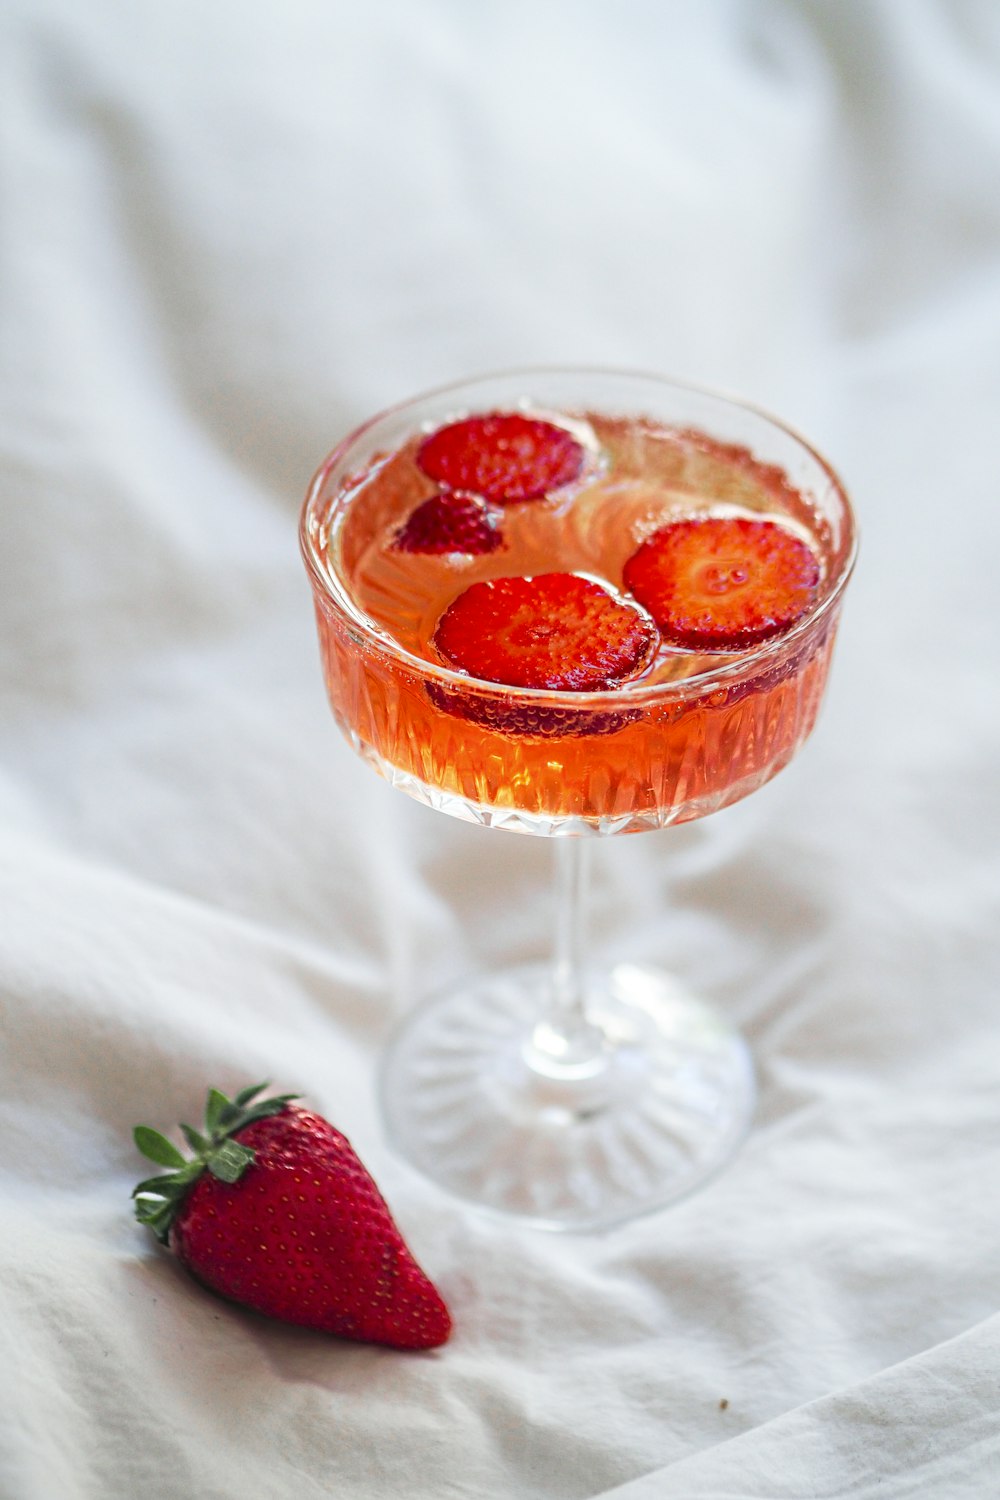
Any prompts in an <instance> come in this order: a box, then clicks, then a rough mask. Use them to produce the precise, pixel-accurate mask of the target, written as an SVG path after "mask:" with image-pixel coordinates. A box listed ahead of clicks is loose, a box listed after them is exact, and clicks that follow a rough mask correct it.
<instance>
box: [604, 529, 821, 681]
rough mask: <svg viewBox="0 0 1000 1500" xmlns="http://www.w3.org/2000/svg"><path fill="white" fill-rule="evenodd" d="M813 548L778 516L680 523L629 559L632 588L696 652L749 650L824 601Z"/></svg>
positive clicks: (672, 635)
mask: <svg viewBox="0 0 1000 1500" xmlns="http://www.w3.org/2000/svg"><path fill="white" fill-rule="evenodd" d="M819 581H820V565H819V560H818V558H817V557H816V554H815V553H814V552H813V550H812V548H811V547H809V546H807V544H806V543H805V542H804V541H802V540H801V538H800V537H798V536H796V535H795V533H794V532H792V531H789V530H788V529H787V528H786V527H784V526H779V525H778V524H777V523H776V522H774V521H765V520H753V519H750V518H748V517H744V516H704V517H699V518H692V519H689V520H684V521H675V522H674V523H673V524H671V525H669V526H664V527H662V528H661V529H660V530H659V531H657V532H655V533H654V534H653V535H652V536H651V537H649V538H648V539H647V540H646V541H645V542H643V544H642V546H641V547H640V548H639V550H638V551H637V552H635V553H633V555H632V556H631V557H630V558H629V560H628V562H627V563H626V564H625V586H626V588H627V589H629V591H630V592H631V593H632V594H634V595H635V597H636V599H638V600H639V602H640V604H642V605H644V606H645V608H646V609H648V610H649V612H650V614H651V615H652V616H653V619H654V620H655V621H656V623H657V625H658V626H659V627H660V630H661V631H662V632H663V635H664V637H665V638H666V639H667V640H668V641H670V642H671V643H673V644H675V645H678V646H684V647H687V648H688V649H690V650H695V651H700V650H717V649H721V648H728V649H731V650H741V649H742V648H744V647H746V646H752V645H756V644H757V643H758V642H760V641H765V640H768V639H769V638H770V637H771V636H774V635H778V634H780V633H781V631H783V630H787V629H788V628H789V626H790V625H793V624H794V623H795V621H796V620H798V619H799V618H800V617H801V616H802V615H803V614H805V612H806V610H808V609H809V607H810V605H811V604H812V603H813V601H814V599H815V598H816V591H817V588H818V585H819Z"/></svg>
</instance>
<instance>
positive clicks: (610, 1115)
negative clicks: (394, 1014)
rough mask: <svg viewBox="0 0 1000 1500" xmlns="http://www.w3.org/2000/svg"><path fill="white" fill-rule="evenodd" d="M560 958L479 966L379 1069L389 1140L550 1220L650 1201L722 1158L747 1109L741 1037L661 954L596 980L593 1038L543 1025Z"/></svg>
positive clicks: (590, 982) (473, 1186)
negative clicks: (576, 1040) (567, 1046)
mask: <svg viewBox="0 0 1000 1500" xmlns="http://www.w3.org/2000/svg"><path fill="white" fill-rule="evenodd" d="M551 986H552V975H551V971H550V970H548V969H546V968H543V967H538V968H524V969H512V970H507V971H504V972H502V973H499V974H487V975H483V976H481V977H478V978H476V979H474V980H472V981H471V982H469V983H467V984H464V985H462V986H461V987H459V988H456V989H453V990H449V991H447V992H446V993H445V994H443V995H439V996H437V997H436V998H435V999H433V1000H431V1001H428V1002H427V1003H426V1004H425V1005H423V1006H422V1007H420V1008H419V1009H417V1010H416V1011H415V1012H414V1013H413V1014H412V1016H410V1017H409V1018H408V1019H407V1021H406V1022H405V1024H404V1025H403V1026H402V1028H401V1029H400V1031H399V1032H398V1033H397V1035H396V1036H395V1038H394V1039H393V1040H392V1042H391V1044H390V1046H389V1048H388V1050H387V1052H386V1054H385V1057H384V1061H383V1066H382V1074H381V1096H382V1109H383V1114H384V1118H385V1120H386V1123H387V1126H388V1131H389V1136H390V1140H391V1142H392V1144H393V1146H394V1147H395V1149H396V1150H397V1151H398V1152H399V1154H400V1155H401V1156H403V1157H405V1158H406V1159H407V1160H408V1161H409V1162H411V1163H412V1165H413V1166H415V1167H417V1168H418V1169H419V1170H420V1171H421V1172H423V1173H425V1174H426V1176H428V1177H430V1178H432V1179H433V1180H434V1181H435V1182H437V1183H438V1184H439V1185H440V1186H442V1187H444V1188H446V1189H447V1190H448V1191H450V1192H452V1193H454V1194H456V1195H458V1196H459V1197H461V1198H465V1199H469V1200H470V1201H472V1202H474V1203H476V1204H478V1205H479V1206H480V1207H481V1208H485V1209H488V1210H492V1211H493V1212H496V1213H502V1214H512V1215H516V1216H518V1217H519V1218H521V1219H523V1220H526V1221H530V1222H531V1223H532V1224H534V1225H535V1226H536V1227H539V1228H545V1229H568V1230H594V1229H602V1228H608V1227H610V1226H611V1225H614V1224H618V1223H621V1222H623V1221H625V1220H627V1219H631V1218H633V1217H635V1216H636V1215H638V1214H643V1213H649V1212H650V1211H652V1210H653V1209H656V1208H660V1207H662V1206H663V1205H664V1204H667V1203H670V1202H671V1201H673V1200H674V1199H676V1198H679V1197H681V1196H682V1195H684V1194H685V1193H689V1192H691V1191H692V1190H693V1189H694V1188H696V1187H698V1186H699V1185H700V1184H701V1183H703V1182H704V1181H705V1180H706V1178H708V1177H710V1176H711V1175H712V1174H713V1173H714V1172H716V1171H718V1169H719V1168H720V1167H721V1166H723V1165H724V1163H725V1162H726V1161H727V1160H728V1158H729V1157H730V1156H731V1155H732V1153H733V1152H734V1151H735V1149H736V1147H737V1146H738V1145H739V1142H740V1141H741V1139H742V1138H743V1136H744V1134H745V1133H746V1131H747V1128H748V1126H749V1124H750V1119H751V1116H752V1114H753V1105H754V1079H753V1065H752V1062H751V1059H750V1052H749V1049H748V1047H747V1045H746V1043H745V1042H744V1041H743V1039H742V1037H741V1036H740V1035H739V1033H738V1032H736V1031H735V1030H734V1029H733V1028H732V1027H731V1026H730V1025H729V1024H728V1023H727V1022H726V1021H724V1020H723V1019H722V1018H720V1017H719V1016H718V1015H717V1014H716V1013H715V1012H714V1011H712V1010H711V1009H710V1008H709V1007H708V1006H706V1005H704V1004H703V1003H702V1002H701V1001H699V1000H695V999H693V998H691V997H690V996H688V995H686V994H685V993H684V992H683V991H682V990H680V989H679V988H678V986H677V984H676V982H675V981H674V980H673V979H671V978H670V977H669V976H668V975H666V974H662V973H660V972H658V971H657V970H655V969H647V968H640V967H638V966H634V965H630V964H620V965H618V966H617V967H616V968H614V969H611V970H607V971H604V972H592V973H589V974H588V975H587V976H586V980H585V1011H586V1017H587V1022H588V1023H589V1027H590V1028H597V1030H598V1032H599V1033H600V1034H601V1040H600V1041H599V1043H598V1045H597V1047H596V1050H595V1049H594V1048H593V1047H590V1048H585V1049H583V1051H582V1052H580V1053H575V1052H569V1053H567V1054H566V1055H565V1056H562V1057H560V1056H559V1054H558V1051H557V1050H554V1049H553V1048H552V1047H551V1045H550V1044H549V1043H550V1039H549V1038H548V1037H547V1036H546V1034H545V1033H546V1028H545V1022H544V1020H543V1021H542V1023H541V1024H540V1023H539V1017H544V1016H545V1015H546V1012H547V1009H548V1006H549V1004H550V1000H551Z"/></svg>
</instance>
